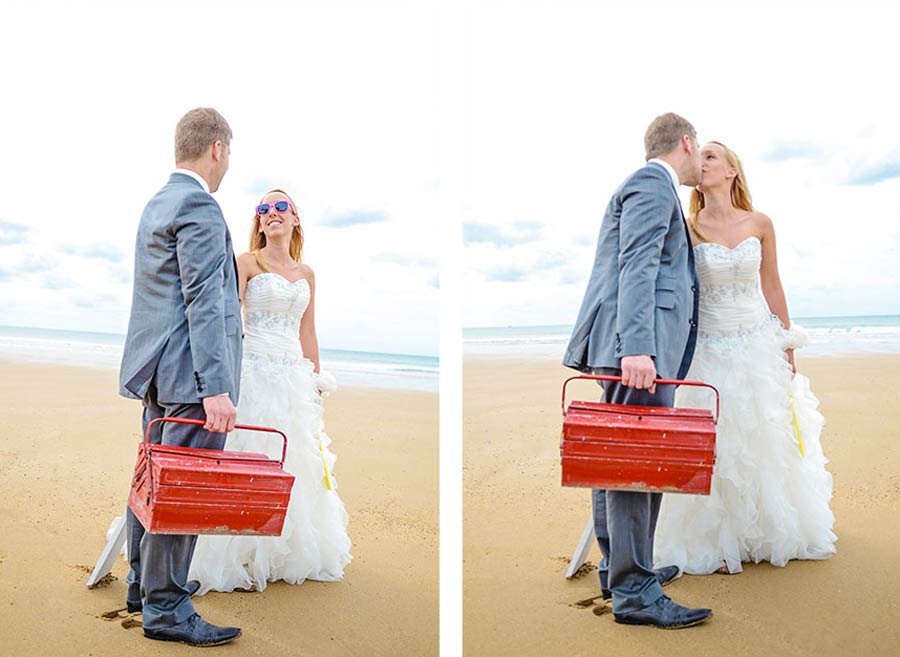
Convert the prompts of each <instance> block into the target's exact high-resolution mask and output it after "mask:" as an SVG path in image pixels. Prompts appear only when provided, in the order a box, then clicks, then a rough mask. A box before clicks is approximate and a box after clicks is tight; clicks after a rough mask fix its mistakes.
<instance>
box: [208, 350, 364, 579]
mask: <svg viewBox="0 0 900 657" xmlns="http://www.w3.org/2000/svg"><path fill="white" fill-rule="evenodd" d="M245 342H246V341H245ZM248 346H249V347H251V348H250V349H247V348H246V347H248ZM241 370H242V372H241V399H240V403H239V404H238V416H237V420H238V423H239V424H250V425H256V426H269V427H275V428H277V429H280V430H281V431H283V432H284V433H285V434H286V435H287V438H288V448H287V455H286V457H285V462H284V468H285V470H287V471H288V472H290V473H291V474H293V475H294V476H295V477H296V479H295V480H294V487H293V490H292V492H291V500H290V504H289V505H288V510H287V515H286V518H285V522H284V529H283V531H282V534H281V536H210V535H202V536H199V537H198V539H197V546H196V550H195V551H194V558H193V561H192V562H191V571H190V578H191V579H198V580H200V583H201V588H200V593H201V594H202V593H205V592H206V591H209V590H214V591H231V590H234V589H251V588H253V587H255V588H256V589H258V590H263V589H264V588H265V587H266V582H271V581H276V580H284V581H285V582H288V583H290V584H297V583H300V582H302V581H304V580H306V579H312V580H320V581H336V580H339V579H341V577H342V576H343V572H344V567H345V566H346V565H347V564H348V563H350V560H351V556H350V538H349V537H348V535H347V520H348V517H347V512H346V510H345V508H344V504H343V502H342V501H341V499H340V497H339V496H338V493H337V481H336V480H335V478H334V476H333V475H332V468H333V466H334V463H335V456H334V454H332V452H331V451H330V450H329V449H328V446H329V444H330V442H331V440H330V439H329V437H328V435H327V434H326V433H325V431H324V423H323V420H322V411H323V409H322V400H321V398H320V396H319V394H318V391H317V388H316V385H315V382H314V374H313V364H312V363H311V362H310V361H309V360H306V359H303V358H301V357H291V356H285V355H284V354H277V353H271V354H265V353H257V352H255V351H254V350H253V349H252V345H245V354H244V360H243V363H242V367H241ZM225 449H227V450H236V451H245V452H261V453H264V454H267V455H268V456H269V457H270V458H276V459H279V458H281V450H282V441H281V439H280V437H279V436H277V435H273V434H270V433H262V432H253V431H242V430H235V431H234V432H232V433H231V434H229V436H228V439H227V441H226V444H225Z"/></svg>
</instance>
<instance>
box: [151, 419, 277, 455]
mask: <svg viewBox="0 0 900 657" xmlns="http://www.w3.org/2000/svg"><path fill="white" fill-rule="evenodd" d="M157 422H177V423H178V424H199V425H200V426H203V425H204V424H206V420H194V419H192V418H187V417H158V418H156V419H155V420H151V422H150V424H148V425H147V431H146V433H145V434H144V442H145V443H149V442H150V429H151V427H153V425H154V424H156V423H157ZM234 428H235V429H247V430H249V431H268V432H269V433H277V434H280V435H281V439H282V440H283V441H284V446H283V447H282V449H281V467H284V457H285V456H286V455H287V436H285V435H284V432H283V431H279V430H278V429H273V428H271V427H254V426H251V425H249V424H235V425H234Z"/></svg>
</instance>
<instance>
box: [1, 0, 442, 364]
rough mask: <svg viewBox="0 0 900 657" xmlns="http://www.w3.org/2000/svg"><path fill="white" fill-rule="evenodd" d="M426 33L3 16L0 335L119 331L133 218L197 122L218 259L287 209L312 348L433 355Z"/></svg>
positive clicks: (417, 23) (378, 25)
mask: <svg viewBox="0 0 900 657" xmlns="http://www.w3.org/2000/svg"><path fill="white" fill-rule="evenodd" d="M66 4H67V5H70V4H76V3H66ZM108 4H110V5H111V4H112V3H108ZM234 4H235V3H232V5H234ZM44 6H45V7H46V6H47V5H46V4H45V5H44ZM432 32H433V27H432V15H431V13H429V12H428V11H414V10H390V9H380V10H373V11H367V10H364V9H358V8H357V9H353V10H352V11H350V10H346V9H343V10H342V9H337V10H318V9H306V10H303V11H291V10H287V9H278V10H272V9H260V8H254V9H248V8H227V9H215V10H208V9H207V10H204V9H195V10H185V9H171V8H162V9H159V8H156V9H152V10H141V11H139V10H125V9H116V8H93V9H84V8H81V9H73V8H65V7H50V8H48V9H43V10H30V9H21V8H19V9H15V8H13V9H10V8H5V9H4V10H3V20H2V21H0V60H2V61H3V62H4V65H3V67H2V68H0V88H2V89H3V90H4V100H3V102H2V103H0V130H2V157H0V181H2V183H0V308H2V311H0V325H13V326H31V327H44V328H58V329H70V330H84V331H101V332H111V333H124V332H125V331H126V328H127V323H128V313H129V308H130V304H131V289H132V271H133V262H134V260H133V259H134V239H135V234H136V228H137V224H138V220H139V218H140V215H141V211H142V209H143V207H144V205H145V204H146V202H147V201H148V200H149V199H150V198H151V197H152V196H153V194H155V193H156V192H157V191H158V190H159V189H160V188H161V187H162V186H163V185H164V184H165V182H166V181H167V179H168V176H169V173H170V172H171V170H172V169H173V168H174V155H173V144H174V132H175V125H176V123H177V122H178V119H179V118H180V117H181V116H182V115H183V114H184V113H185V112H186V111H188V110H190V109H192V108H194V107H200V106H211V107H214V108H216V109H218V110H219V111H220V112H221V113H222V114H223V115H224V116H225V118H226V120H227V121H228V122H229V124H230V126H231V128H232V131H233V133H234V139H233V141H232V144H231V165H230V169H229V171H228V173H227V175H226V177H225V179H224V181H223V182H222V185H221V187H220V189H219V191H218V192H217V193H216V194H215V198H216V199H217V201H218V203H219V205H220V206H221V207H222V210H223V213H224V215H225V219H226V222H227V223H228V226H229V228H230V230H231V234H232V239H233V241H234V247H235V250H236V252H237V253H241V252H243V251H246V250H247V246H248V238H249V230H250V222H251V220H252V217H253V208H254V207H255V205H256V204H257V203H258V201H259V198H260V197H261V196H262V194H263V193H264V192H266V191H268V190H269V189H272V188H274V187H280V188H283V189H285V190H287V191H288V192H289V193H290V194H291V195H292V196H293V198H294V199H295V200H296V202H297V205H298V206H299V208H300V210H301V213H302V216H301V220H302V222H303V227H304V231H305V237H306V245H305V248H304V253H303V260H304V261H305V262H306V263H307V264H309V265H310V266H311V267H312V268H313V270H314V271H315V273H316V287H317V289H316V294H317V298H316V325H317V330H318V337H319V344H320V347H323V348H332V349H351V350H363V351H378V352H389V353H408V354H423V355H436V354H437V351H438V309H439V306H438V297H439V280H438V271H439V258H440V254H439V248H438V240H437V239H435V237H434V235H435V232H436V226H437V219H436V214H435V212H434V197H435V190H436V188H437V184H438V179H437V171H436V164H435V157H434V141H435V139H434V125H433V123H434V121H433V112H434V107H433V105H434V75H433V68H434V66H433V59H434V40H433V36H432Z"/></svg>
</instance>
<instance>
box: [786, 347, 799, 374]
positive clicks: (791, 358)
mask: <svg viewBox="0 0 900 657" xmlns="http://www.w3.org/2000/svg"><path fill="white" fill-rule="evenodd" d="M784 353H785V354H786V355H787V359H788V362H789V363H790V364H791V371H792V372H793V373H794V374H796V373H797V365H796V364H794V350H793V349H785V350H784Z"/></svg>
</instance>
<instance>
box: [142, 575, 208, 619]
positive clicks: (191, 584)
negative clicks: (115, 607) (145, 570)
mask: <svg viewBox="0 0 900 657" xmlns="http://www.w3.org/2000/svg"><path fill="white" fill-rule="evenodd" d="M184 586H185V588H186V589H187V590H188V595H189V596H191V597H194V594H195V593H196V592H197V591H199V590H200V582H198V581H197V580H196V579H191V580H188V583H187V584H185V585H184ZM125 604H126V606H127V607H128V613H129V614H136V613H138V612H140V611H142V610H143V608H144V605H143V603H142V602H141V601H140V600H138V601H137V602H132V601H131V600H127V601H126V602H125Z"/></svg>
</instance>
